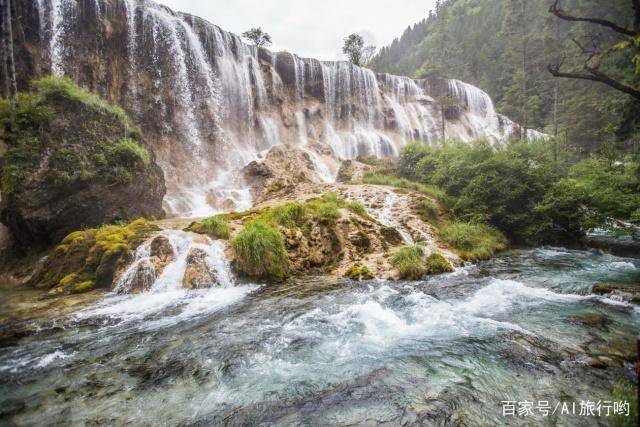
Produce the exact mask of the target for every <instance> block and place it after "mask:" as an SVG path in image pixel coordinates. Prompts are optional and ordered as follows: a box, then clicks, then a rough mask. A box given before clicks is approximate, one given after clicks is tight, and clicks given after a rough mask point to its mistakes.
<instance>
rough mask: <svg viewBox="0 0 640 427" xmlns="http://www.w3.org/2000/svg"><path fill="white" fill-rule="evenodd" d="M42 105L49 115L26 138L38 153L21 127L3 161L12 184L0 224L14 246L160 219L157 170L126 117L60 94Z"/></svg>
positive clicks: (45, 98) (41, 244) (4, 196)
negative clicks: (137, 220)
mask: <svg viewBox="0 0 640 427" xmlns="http://www.w3.org/2000/svg"><path fill="white" fill-rule="evenodd" d="M40 103H41V105H42V107H43V108H48V109H50V111H51V116H50V118H48V119H47V120H42V121H40V122H38V124H39V125H40V126H41V127H42V132H40V133H38V134H33V135H32V137H31V136H29V137H30V138H32V139H31V141H32V142H31V144H36V145H37V146H38V149H37V150H30V149H28V148H27V144H26V142H25V138H26V136H25V135H31V134H30V133H29V132H32V131H31V130H30V129H28V128H26V126H25V129H22V128H20V129H18V132H16V135H17V136H15V137H13V138H14V139H12V140H11V141H9V142H10V143H9V148H8V150H7V152H6V154H5V155H4V156H3V158H2V162H3V168H5V169H4V175H3V177H4V180H5V182H8V178H7V177H9V178H11V179H12V180H13V181H11V182H12V185H11V186H10V187H8V186H6V185H5V186H4V188H3V190H5V191H4V194H2V202H1V204H0V219H1V220H2V222H3V223H4V224H5V225H6V226H7V227H8V228H9V230H10V231H11V234H12V237H13V241H14V242H15V245H16V247H17V248H18V249H27V248H31V247H36V248H42V247H47V246H49V245H51V244H53V243H55V242H57V241H59V240H60V239H62V238H63V237H64V236H65V235H67V234H68V233H70V232H71V231H74V230H79V229H83V228H87V227H95V226H98V225H101V224H105V223H114V222H117V221H124V220H131V219H135V218H137V217H152V216H154V217H162V216H163V210H162V198H163V196H164V194H165V191H166V190H165V184H164V176H163V173H162V170H161V169H160V168H159V167H158V165H157V164H156V162H155V156H154V154H153V151H152V150H151V149H150V148H149V147H148V146H146V144H145V143H144V142H143V141H142V140H141V138H140V136H139V133H138V132H137V131H136V130H135V129H132V128H130V124H128V123H127V120H125V119H123V117H121V116H119V115H118V114H117V113H116V112H115V111H111V110H109V109H107V108H103V107H102V106H99V105H93V104H90V103H87V102H84V101H82V100H78V99H74V98H72V97H70V96H69V95H68V94H66V93H64V92H63V91H61V92H60V93H53V94H48V95H46V96H44V95H43V99H42V100H41V101H40ZM135 150H139V151H138V152H136V151H135ZM136 156H138V157H136ZM25 159H26V160H25ZM15 168H19V171H20V172H19V173H20V175H19V176H18V175H17V174H16V173H13V172H11V171H12V170H15ZM12 174H13V175H12ZM18 177H19V178H21V179H17V178H18Z"/></svg>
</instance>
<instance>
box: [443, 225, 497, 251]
mask: <svg viewBox="0 0 640 427" xmlns="http://www.w3.org/2000/svg"><path fill="white" fill-rule="evenodd" d="M438 237H439V238H440V240H442V241H443V242H445V243H446V244H447V245H449V246H450V247H451V248H452V249H454V250H455V251H456V252H457V253H458V255H459V256H460V258H462V259H463V260H465V261H480V260H484V259H489V258H491V257H492V256H493V255H494V254H495V253H496V252H499V251H502V250H504V249H506V247H507V239H506V238H505V237H504V235H503V234H502V233H501V232H500V231H498V230H496V229H495V228H492V227H489V226H488V225H484V224H474V223H468V222H455V223H452V224H449V225H446V226H444V227H442V228H440V230H439V231H438Z"/></svg>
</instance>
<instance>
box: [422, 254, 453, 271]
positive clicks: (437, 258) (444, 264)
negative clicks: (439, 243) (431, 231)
mask: <svg viewBox="0 0 640 427" xmlns="http://www.w3.org/2000/svg"><path fill="white" fill-rule="evenodd" d="M452 271H453V267H452V266H451V264H449V261H447V260H446V259H445V258H444V257H443V256H442V255H440V254H438V253H433V254H431V255H429V256H428V257H427V274H442V273H450V272H452Z"/></svg>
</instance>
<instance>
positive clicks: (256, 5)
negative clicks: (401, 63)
mask: <svg viewBox="0 0 640 427" xmlns="http://www.w3.org/2000/svg"><path fill="white" fill-rule="evenodd" d="M156 1H159V3H162V4H165V5H167V6H169V7H170V8H172V9H173V10H176V11H180V12H187V13H191V14H193V15H197V16H200V17H202V18H205V19H206V20H208V21H210V22H211V23H213V24H216V25H218V26H219V27H221V28H223V29H225V30H227V31H231V32H233V33H236V34H238V35H240V34H242V32H244V31H246V30H248V29H250V28H252V27H262V29H263V30H264V31H266V32H267V33H269V34H270V35H271V38H272V40H273V45H272V46H271V47H270V49H271V50H274V51H279V50H287V51H289V52H292V53H296V54H298V55H299V56H302V57H310V58H317V59H320V60H337V59H344V55H343V54H342V52H341V47H342V41H343V39H344V37H345V36H347V35H348V34H351V33H358V34H360V35H362V36H363V37H364V38H365V40H366V41H367V43H368V44H371V45H374V46H377V47H382V46H386V45H388V44H389V43H391V42H392V41H393V39H395V38H397V37H400V35H402V32H403V31H404V30H405V28H407V26H409V25H413V24H414V23H416V22H418V21H420V20H421V19H423V18H425V17H426V16H427V15H428V13H429V10H430V9H433V8H434V4H435V0H395V1H390V0H262V1H260V0H156Z"/></svg>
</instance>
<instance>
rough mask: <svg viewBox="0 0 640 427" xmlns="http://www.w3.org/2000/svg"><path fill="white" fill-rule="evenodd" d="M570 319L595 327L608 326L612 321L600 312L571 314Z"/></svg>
mask: <svg viewBox="0 0 640 427" xmlns="http://www.w3.org/2000/svg"><path fill="white" fill-rule="evenodd" d="M568 320H569V321H571V322H574V323H579V324H581V325H586V326H591V327H594V328H603V329H604V328H606V327H607V326H609V324H610V323H611V319H609V318H608V317H607V316H604V315H602V314H599V313H588V314H579V315H576V316H570V317H569V318H568Z"/></svg>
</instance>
